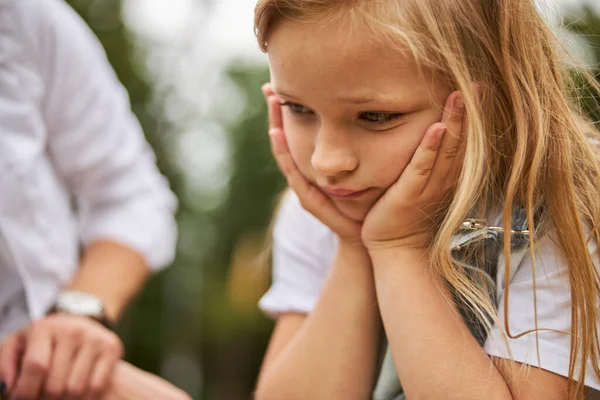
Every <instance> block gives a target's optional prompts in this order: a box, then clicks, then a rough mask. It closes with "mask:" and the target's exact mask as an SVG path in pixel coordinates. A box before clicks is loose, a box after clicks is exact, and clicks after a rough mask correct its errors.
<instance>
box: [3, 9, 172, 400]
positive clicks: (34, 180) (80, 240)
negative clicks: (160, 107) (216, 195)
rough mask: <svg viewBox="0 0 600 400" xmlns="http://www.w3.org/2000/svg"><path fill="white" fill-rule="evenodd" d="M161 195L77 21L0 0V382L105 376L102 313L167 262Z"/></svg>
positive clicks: (35, 394) (93, 388)
mask: <svg viewBox="0 0 600 400" xmlns="http://www.w3.org/2000/svg"><path fill="white" fill-rule="evenodd" d="M175 208H176V199H175V197H174V195H173V194H172V193H171V191H170V190H169V187H168V184H167V181H166V180H165V179H164V177H163V176H162V175H161V174H160V173H159V171H158V169H157V167H156V165H155V157H154V154H153V152H152V150H151V148H150V146H149V145H148V143H147V142H146V141H145V139H144V136H143V133H142V130H141V129H140V125H139V123H138V121H137V120H136V118H135V117H134V115H133V114H132V112H131V109H130V104H129V100H128V96H127V93H126V91H125V90H124V88H123V87H122V86H121V84H120V83H119V82H118V80H117V78H116V76H115V74H114V72H113V71H112V69H111V68H110V66H109V63H108V62H107V59H106V56H105V54H104V52H103V49H102V47H101V45H100V43H99V42H98V40H97V39H96V38H95V37H94V35H93V34H92V33H91V32H90V30H89V29H88V28H87V27H86V25H85V24H84V23H83V21H82V20H81V19H80V18H79V17H78V16H77V14H76V13H75V12H74V11H73V10H72V9H70V8H69V7H68V6H67V5H66V4H65V3H64V2H63V1H60V0H0V340H1V343H0V379H2V381H3V382H1V383H0V385H1V386H2V387H1V388H0V389H3V390H4V392H5V393H10V395H11V396H13V397H16V398H19V399H37V398H40V397H44V398H64V397H65V396H68V397H69V398H81V397H82V396H84V395H88V394H90V393H100V392H102V391H104V390H106V388H107V387H109V386H110V382H111V377H112V374H113V372H114V369H115V366H116V365H117V362H118V360H119V359H120V358H121V355H122V353H123V346H122V343H121V341H120V340H119V338H118V336H117V335H116V334H115V333H114V332H113V331H112V330H111V329H110V326H111V325H112V324H114V323H115V322H116V321H117V320H118V319H119V317H120V315H121V313H122V311H123V309H124V308H125V307H126V306H127V304H128V302H129V301H130V300H131V298H132V297H133V296H134V295H135V294H136V293H137V292H138V291H139V290H140V288H141V287H142V285H143V284H144V282H145V281H146V278H147V277H148V275H149V274H150V273H151V272H153V271H156V270H158V269H160V268H162V267H164V266H166V265H168V264H169V263H170V262H171V260H172V258H173V253H174V248H175V241H176V224H175V221H174V218H173V212H174V210H175Z"/></svg>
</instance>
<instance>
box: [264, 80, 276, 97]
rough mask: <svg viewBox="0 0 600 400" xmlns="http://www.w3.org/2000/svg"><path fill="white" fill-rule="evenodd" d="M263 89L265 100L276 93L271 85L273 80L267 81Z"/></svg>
mask: <svg viewBox="0 0 600 400" xmlns="http://www.w3.org/2000/svg"><path fill="white" fill-rule="evenodd" d="M261 91H262V93H263V96H265V100H266V99H268V98H269V96H274V95H275V93H273V87H272V85H271V82H267V83H265V84H264V85H262V87H261Z"/></svg>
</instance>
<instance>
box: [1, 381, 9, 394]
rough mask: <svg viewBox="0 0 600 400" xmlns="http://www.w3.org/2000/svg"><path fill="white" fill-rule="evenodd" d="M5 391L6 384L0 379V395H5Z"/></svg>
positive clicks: (6, 390)
mask: <svg viewBox="0 0 600 400" xmlns="http://www.w3.org/2000/svg"><path fill="white" fill-rule="evenodd" d="M7 393H8V386H7V385H6V382H4V381H3V380H1V379H0V395H2V396H6V394H7Z"/></svg>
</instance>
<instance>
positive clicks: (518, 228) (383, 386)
mask: <svg viewBox="0 0 600 400" xmlns="http://www.w3.org/2000/svg"><path fill="white" fill-rule="evenodd" d="M529 234H530V233H529V231H528V229H527V217H526V214H525V212H524V210H522V209H518V210H515V212H514V213H513V217H512V232H511V254H510V265H511V266H512V268H517V266H518V265H519V264H520V263H521V260H522V259H523V257H524V256H525V254H526V253H527V250H528V248H529V246H528V245H529ZM473 246H480V247H479V248H478V249H477V250H479V251H475V252H474V251H473ZM503 250H504V231H503V229H502V228H501V227H498V226H488V225H487V224H486V222H485V221H483V220H467V221H465V223H463V226H462V228H461V229H460V230H459V232H458V233H457V234H456V235H455V236H454V237H453V240H452V257H453V258H454V259H455V261H456V262H457V263H458V264H460V265H462V266H463V267H464V268H465V271H470V272H472V273H473V274H479V275H480V279H481V274H485V275H484V276H485V277H486V278H485V279H487V281H488V282H489V285H487V288H488V292H489V296H490V299H491V300H492V304H493V305H494V306H495V307H497V304H496V282H499V281H502V279H503V278H502V277H498V265H499V262H503V259H504V258H503V255H502V253H503ZM477 253H478V254H483V257H482V259H483V262H481V261H479V262H477V260H475V259H474V258H473V257H472V256H470V254H477ZM485 279H484V280H485ZM453 295H454V294H453ZM453 297H454V300H455V301H456V302H457V305H458V308H459V310H460V312H461V316H462V318H463V320H464V321H465V323H466V324H467V326H468V327H469V330H470V331H471V334H472V335H473V336H474V337H475V339H477V341H478V343H479V344H480V345H481V346H483V344H484V343H485V340H486V336H487V333H486V330H485V327H484V326H483V324H481V322H480V321H479V320H478V319H477V318H476V317H475V315H474V313H473V312H472V311H469V310H468V308H467V307H461V305H460V299H459V298H458V296H456V295H454V296H453ZM490 318H491V317H490ZM371 399H372V400H406V397H405V396H404V393H403V391H402V386H401V384H400V381H399V380H398V374H397V371H396V367H395V365H394V361H393V359H392V353H391V351H390V349H389V346H388V343H387V340H386V339H385V337H384V338H383V343H382V353H381V357H380V368H379V374H378V378H377V382H376V384H375V388H374V391H373V394H372V397H371Z"/></svg>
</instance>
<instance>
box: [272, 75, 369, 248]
mask: <svg viewBox="0 0 600 400" xmlns="http://www.w3.org/2000/svg"><path fill="white" fill-rule="evenodd" d="M262 90H263V94H264V96H265V98H266V100H267V104H268V107H269V136H270V137H271V151H272V152H273V156H274V157H275V161H276V162H277V165H278V166H279V169H280V170H281V172H282V173H283V175H284V176H285V178H286V179H287V183H288V185H289V186H290V188H291V189H292V190H293V191H294V192H295V193H296V195H297V196H298V199H299V200H300V204H302V207H304V209H305V210H307V211H308V212H310V213H311V214H312V215H314V216H315V217H316V218H318V219H319V220H320V221H321V222H323V223H324V224H325V225H327V226H328V227H329V228H330V229H331V230H332V231H333V232H335V233H336V234H337V235H338V236H339V237H340V239H341V240H344V241H347V242H351V243H356V244H360V243H361V241H360V231H361V225H360V224H359V223H358V222H356V221H352V220H351V219H349V218H348V217H346V216H344V215H343V214H342V213H341V212H340V211H339V210H338V209H337V208H336V207H335V205H334V204H333V203H332V202H331V200H330V199H329V198H328V197H327V196H326V195H325V194H324V193H323V192H321V190H320V189H319V188H318V187H316V186H315V185H313V184H311V183H310V182H309V181H308V180H307V179H306V178H305V177H304V175H302V173H301V172H300V170H299V169H298V167H297V166H296V163H295V162H294V160H293V159H292V155H291V154H290V151H289V148H288V145H287V141H286V138H285V132H284V130H283V118H282V113H281V102H280V100H279V99H278V98H277V97H276V96H275V94H274V93H273V90H272V89H271V85H270V84H269V83H267V84H265V85H264V86H263V89H262Z"/></svg>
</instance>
